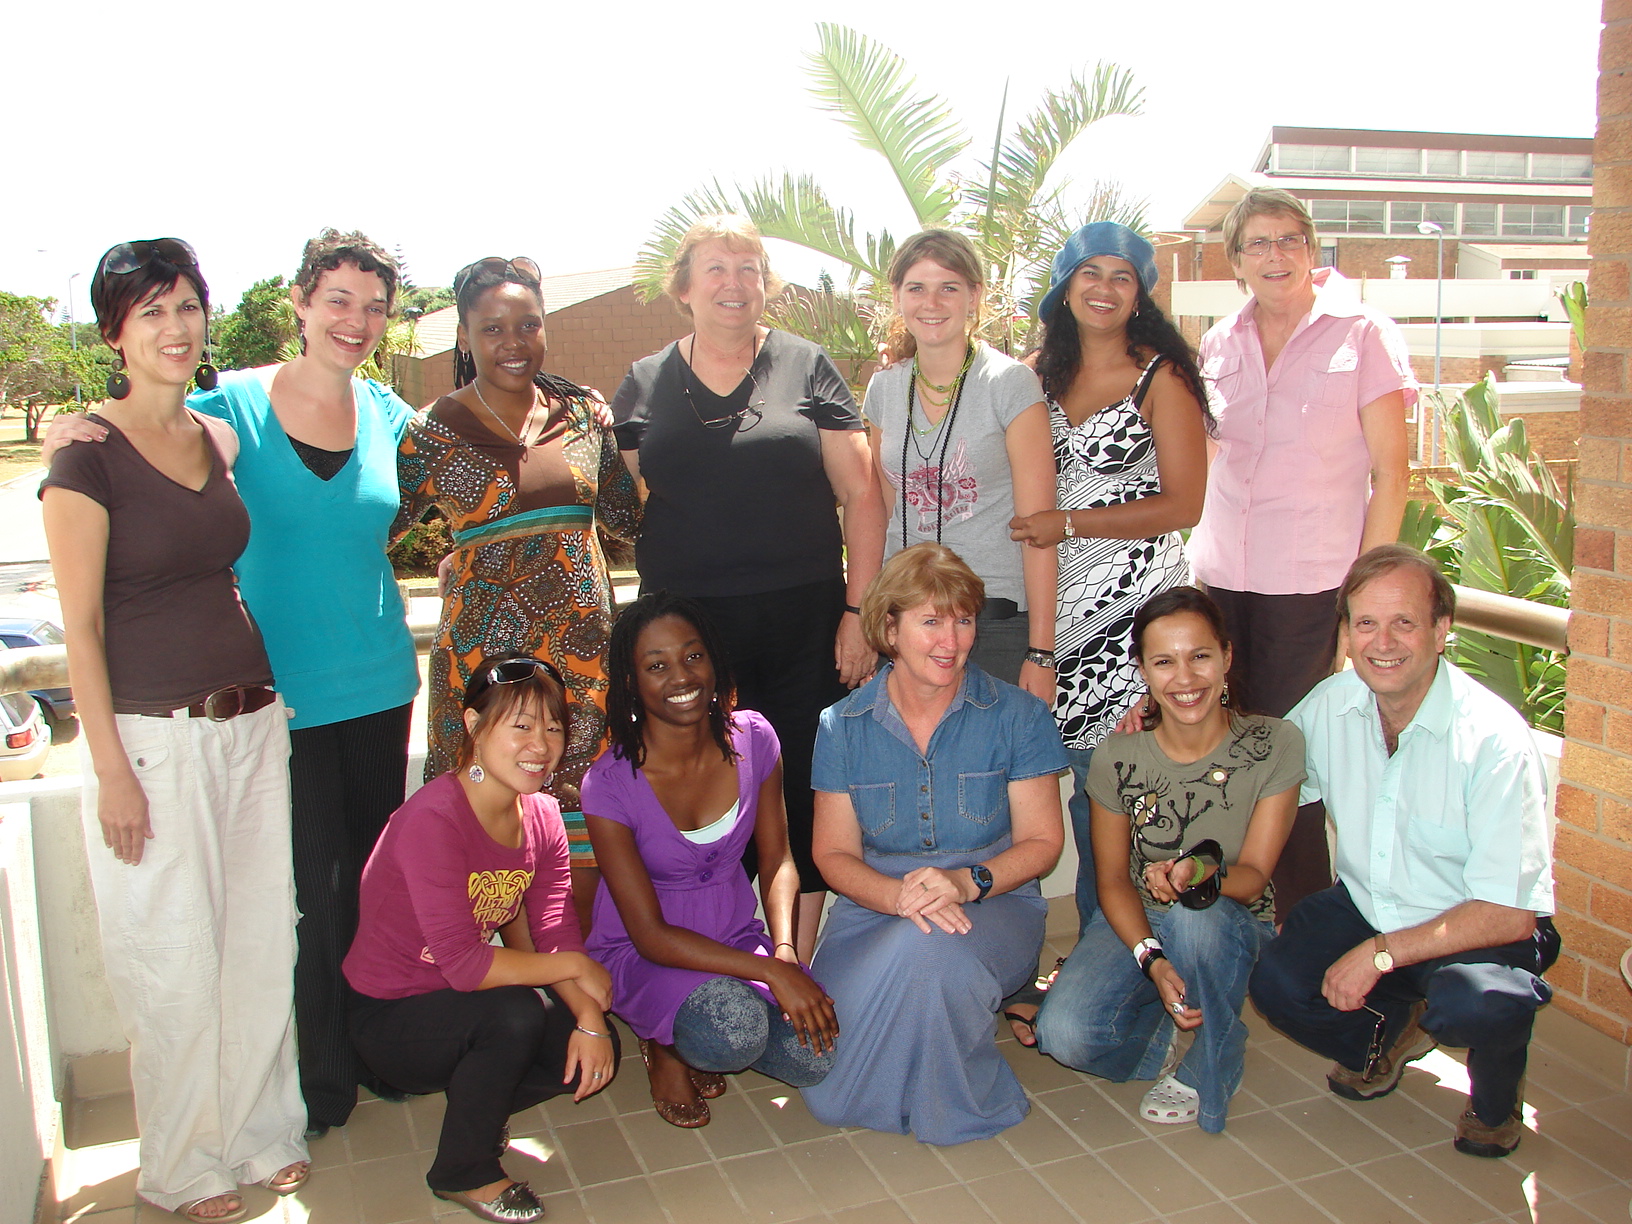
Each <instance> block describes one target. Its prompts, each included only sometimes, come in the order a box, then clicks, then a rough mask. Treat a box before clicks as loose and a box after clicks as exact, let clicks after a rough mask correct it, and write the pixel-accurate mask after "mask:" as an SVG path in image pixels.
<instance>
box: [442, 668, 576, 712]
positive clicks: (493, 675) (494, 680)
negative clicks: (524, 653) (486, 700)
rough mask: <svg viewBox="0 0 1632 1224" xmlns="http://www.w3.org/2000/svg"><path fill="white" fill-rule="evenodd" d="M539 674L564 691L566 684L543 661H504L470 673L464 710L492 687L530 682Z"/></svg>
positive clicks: (558, 674)
mask: <svg viewBox="0 0 1632 1224" xmlns="http://www.w3.org/2000/svg"><path fill="white" fill-rule="evenodd" d="M539 672H543V673H544V674H545V675H546V676H548V677H549V678H550V679H551V680H554V681H555V682H556V684H558V685H559V686H560V687H561V688H562V690H565V689H566V687H567V682H566V681H565V680H564V679H562V677H561V673H560V672H559V671H557V670H556V668H555V666H554V665H553V664H550V663H546V662H545V661H544V660H543V659H506V660H505V661H504V662H503V663H494V664H493V665H491V666H490V667H482V668H478V669H477V670H476V671H474V672H472V673H471V675H470V681H469V683H467V684H466V685H465V709H467V710H468V709H470V708H471V706H472V705H473V704H474V703H475V701H476V699H477V698H478V697H480V696H481V695H482V694H483V693H485V692H486V691H487V690H488V689H490V688H492V687H493V685H495V684H520V683H521V682H522V681H524V680H531V679H532V678H533V677H534V676H536V675H538V673H539Z"/></svg>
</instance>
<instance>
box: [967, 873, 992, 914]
mask: <svg viewBox="0 0 1632 1224" xmlns="http://www.w3.org/2000/svg"><path fill="white" fill-rule="evenodd" d="M969 877H970V878H971V879H972V880H974V882H975V887H976V888H978V889H980V895H979V896H977V897H976V898H975V900H974V902H973V904H975V905H979V904H980V903H981V902H982V901H984V900H986V894H987V893H989V892H991V891H992V869H991V868H990V867H988V866H986V864H985V863H976V864H975V865H974V866H973V867H971V868H969Z"/></svg>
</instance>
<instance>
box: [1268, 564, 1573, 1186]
mask: <svg viewBox="0 0 1632 1224" xmlns="http://www.w3.org/2000/svg"><path fill="white" fill-rule="evenodd" d="M1455 600H1456V596H1455V592H1454V590H1453V588H1452V587H1451V585H1450V583H1448V582H1447V581H1446V580H1445V578H1444V576H1443V575H1442V574H1441V573H1440V572H1439V569H1438V568H1437V567H1436V566H1435V565H1434V563H1433V561H1431V560H1430V559H1429V558H1428V557H1427V556H1425V555H1424V554H1422V553H1420V552H1418V551H1417V550H1415V549H1413V548H1407V547H1405V546H1403V545H1398V544H1388V545H1383V546H1382V547H1379V548H1374V549H1372V550H1371V551H1370V552H1367V553H1366V554H1365V555H1363V556H1362V557H1360V559H1359V560H1357V561H1356V562H1355V563H1354V565H1353V566H1352V567H1351V568H1350V570H1349V574H1348V577H1347V578H1346V579H1345V580H1344V583H1343V586H1342V588H1341V589H1340V590H1339V592H1338V611H1339V614H1340V616H1341V618H1342V623H1343V628H1344V634H1345V640H1346V643H1347V647H1348V652H1349V658H1350V659H1351V660H1352V661H1353V663H1354V670H1353V671H1349V672H1342V673H1340V674H1338V675H1336V676H1332V677H1331V678H1330V679H1328V680H1325V681H1323V682H1322V683H1321V684H1320V685H1318V686H1317V687H1316V688H1315V689H1314V691H1313V692H1311V693H1310V694H1309V695H1308V696H1307V697H1305V698H1304V699H1303V700H1302V701H1301V702H1299V703H1298V705H1297V706H1296V707H1295V708H1294V709H1293V710H1292V712H1291V713H1290V714H1288V715H1287V717H1288V718H1289V719H1290V720H1291V721H1292V722H1294V723H1296V724H1297V725H1298V727H1299V728H1300V729H1301V730H1302V731H1303V734H1304V737H1305V740H1306V741H1307V744H1308V770H1309V776H1308V779H1307V781H1305V783H1304V785H1303V794H1302V796H1301V798H1302V801H1303V802H1304V803H1310V802H1313V801H1314V800H1316V799H1322V800H1324V801H1325V803H1326V809H1327V811H1328V812H1329V813H1330V814H1331V818H1332V822H1333V824H1334V825H1335V826H1336V829H1337V876H1338V882H1337V884H1336V885H1335V886H1334V887H1332V888H1329V889H1327V890H1325V891H1324V892H1319V893H1316V894H1314V895H1313V896H1311V897H1308V898H1306V899H1305V900H1303V901H1302V902H1300V903H1299V904H1298V905H1297V906H1296V907H1295V908H1294V909H1293V910H1292V912H1291V913H1290V914H1289V915H1288V916H1287V920H1286V923H1285V925H1284V927H1283V928H1282V931H1281V934H1280V936H1279V937H1278V938H1277V939H1275V940H1274V942H1273V943H1271V944H1270V945H1269V947H1268V948H1266V949H1265V951H1264V953H1263V955H1262V957H1261V958H1260V959H1259V962H1258V966H1257V968H1256V969H1255V970H1254V972H1253V975H1252V982H1251V986H1250V990H1251V994H1252V999H1253V1002H1254V1003H1256V1004H1257V1006H1258V1009H1259V1010H1260V1011H1261V1012H1262V1013H1263V1014H1264V1016H1265V1017H1266V1018H1267V1019H1268V1020H1269V1021H1270V1022H1271V1023H1272V1024H1274V1025H1275V1026H1276V1027H1277V1028H1279V1029H1281V1030H1282V1031H1283V1032H1285V1033H1286V1034H1287V1035H1288V1036H1290V1037H1291V1038H1293V1040H1295V1041H1297V1042H1299V1043H1300V1044H1302V1045H1305V1046H1307V1047H1308V1048H1309V1049H1311V1050H1314V1051H1316V1052H1317V1053H1319V1054H1322V1055H1324V1056H1326V1057H1328V1058H1333V1059H1336V1060H1337V1061H1336V1063H1335V1065H1334V1066H1333V1067H1332V1069H1331V1071H1330V1072H1329V1073H1328V1076H1327V1083H1328V1084H1329V1086H1330V1087H1331V1090H1332V1091H1333V1092H1334V1093H1336V1094H1337V1095H1339V1096H1342V1097H1345V1098H1347V1099H1349V1100H1354V1101H1369V1100H1375V1099H1376V1098H1378V1097H1381V1096H1386V1095H1387V1094H1388V1093H1390V1092H1392V1091H1393V1090H1394V1088H1395V1087H1396V1086H1397V1085H1398V1083H1399V1081H1400V1075H1401V1073H1402V1072H1403V1070H1404V1068H1405V1064H1406V1063H1408V1062H1410V1061H1411V1060H1412V1059H1413V1058H1418V1057H1420V1056H1422V1055H1423V1054H1426V1053H1427V1052H1428V1051H1429V1050H1430V1049H1432V1048H1433V1047H1434V1046H1435V1045H1436V1044H1439V1043H1443V1044H1445V1045H1449V1046H1460V1047H1466V1048H1467V1050H1468V1079H1469V1085H1470V1093H1469V1096H1470V1099H1469V1102H1468V1108H1467V1109H1466V1111H1465V1112H1464V1113H1463V1114H1462V1116H1461V1118H1460V1119H1459V1120H1458V1122H1457V1128H1456V1148H1457V1150H1458V1151H1462V1152H1467V1153H1469V1154H1470V1155H1475V1156H1506V1155H1507V1154H1508V1153H1510V1152H1511V1151H1513V1149H1514V1148H1516V1147H1517V1146H1518V1143H1519V1138H1520V1136H1521V1134H1522V1131H1523V1108H1522V1107H1523V1103H1524V1102H1523V1096H1522V1093H1523V1082H1524V1069H1525V1061H1526V1057H1527V1053H1528V1049H1529V1043H1530V1030H1531V1024H1532V1022H1533V1019H1534V1016H1535V1011H1536V1009H1537V1008H1538V1007H1541V1006H1542V1005H1543V1004H1545V1003H1546V1002H1547V1001H1548V1000H1549V999H1551V998H1552V990H1551V988H1550V987H1549V986H1548V985H1547V983H1546V982H1544V981H1542V979H1541V974H1542V973H1543V972H1545V971H1546V970H1547V968H1548V967H1549V966H1551V965H1552V963H1553V961H1555V960H1556V959H1557V958H1558V950H1559V940H1558V935H1557V932H1556V931H1554V929H1553V924H1552V922H1551V920H1550V918H1549V917H1548V915H1549V914H1551V912H1552V908H1553V881H1552V853H1551V835H1550V829H1549V827H1548V819H1547V779H1546V772H1545V768H1544V766H1543V764H1542V759H1541V754H1540V752H1539V750H1538V749H1537V747H1536V744H1535V739H1534V737H1533V736H1532V735H1531V733H1530V729H1529V728H1528V727H1527V726H1526V725H1525V723H1524V721H1523V719H1521V718H1520V717H1519V715H1518V714H1517V713H1516V712H1515V711H1514V710H1513V709H1512V707H1511V706H1509V705H1507V703H1506V702H1504V701H1502V699H1501V698H1499V697H1497V696H1496V695H1495V694H1494V693H1492V692H1490V690H1488V689H1486V688H1485V687H1484V686H1483V685H1481V684H1479V683H1478V682H1477V681H1475V680H1472V679H1470V678H1469V677H1468V676H1467V675H1466V674H1464V673H1463V672H1462V671H1460V670H1459V669H1458V668H1457V667H1455V666H1454V665H1452V664H1451V663H1450V662H1449V661H1447V660H1445V659H1443V658H1441V655H1442V653H1443V652H1444V649H1445V637H1446V634H1447V633H1448V632H1449V631H1450V627H1451V618H1452V616H1453V615H1454V613H1455V611H1456V602H1455Z"/></svg>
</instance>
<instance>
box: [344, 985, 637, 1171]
mask: <svg viewBox="0 0 1632 1224" xmlns="http://www.w3.org/2000/svg"><path fill="white" fill-rule="evenodd" d="M351 997H352V1005H351V1035H352V1039H353V1040H354V1041H355V1042H356V1043H357V1052H358V1053H359V1054H360V1055H362V1059H363V1061H364V1062H365V1063H367V1064H368V1067H369V1070H371V1071H373V1072H374V1074H375V1075H378V1076H379V1077H380V1078H381V1079H383V1080H385V1081H387V1082H388V1083H391V1084H395V1085H396V1086H397V1087H399V1088H401V1089H403V1090H404V1091H405V1092H413V1093H419V1094H422V1095H424V1094H429V1093H432V1092H445V1093H447V1098H448V1103H447V1109H446V1111H445V1112H444V1113H443V1115H442V1136H441V1138H440V1139H439V1140H438V1142H437V1146H436V1161H435V1162H434V1163H433V1164H432V1165H431V1169H430V1172H429V1173H427V1174H426V1175H425V1182H426V1184H427V1185H429V1186H430V1188H431V1189H432V1190H452V1191H465V1190H474V1189H476V1188H477V1187H478V1186H487V1185H491V1184H492V1183H493V1182H496V1181H499V1180H500V1179H501V1178H503V1177H504V1175H505V1173H504V1168H503V1166H502V1165H500V1164H499V1135H500V1133H501V1132H502V1131H503V1129H504V1125H505V1123H506V1122H507V1121H508V1120H509V1119H510V1115H511V1114H515V1113H519V1112H521V1111H522V1110H523V1109H528V1108H530V1107H532V1106H534V1105H537V1104H538V1103H539V1102H540V1101H545V1100H548V1099H549V1098H550V1097H554V1096H561V1095H562V1094H563V1093H572V1092H575V1091H577V1088H578V1077H577V1076H576V1075H575V1076H573V1078H572V1081H571V1082H570V1083H562V1081H561V1077H562V1076H563V1075H564V1074H566V1067H567V1042H568V1040H569V1039H570V1038H571V1037H572V1026H573V1024H574V1023H575V1020H574V1018H573V1014H572V1011H571V1009H569V1008H568V1007H567V1005H566V1004H565V1003H563V1002H562V1001H561V998H560V996H559V995H557V994H556V993H555V992H554V991H552V990H549V989H548V988H545V989H543V990H535V989H534V988H533V987H531V986H497V987H495V988H493V989H492V990H434V991H432V992H431V993H429V994H422V995H410V996H409V997H408V998H406V999H371V998H368V997H366V996H364V995H360V994H357V993H355V992H353V993H352V996H351ZM612 1042H613V1058H614V1060H616V1059H617V1058H619V1057H620V1056H621V1050H620V1049H619V1047H618V1034H617V1029H616V1028H614V1029H613V1030H612Z"/></svg>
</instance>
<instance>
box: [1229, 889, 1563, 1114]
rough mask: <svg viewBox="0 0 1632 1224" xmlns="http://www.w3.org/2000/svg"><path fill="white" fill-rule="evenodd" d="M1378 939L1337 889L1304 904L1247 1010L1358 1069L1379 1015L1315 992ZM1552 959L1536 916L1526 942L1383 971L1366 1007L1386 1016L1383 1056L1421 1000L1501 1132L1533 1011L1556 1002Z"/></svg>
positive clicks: (1263, 961)
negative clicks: (1460, 1056) (1349, 956)
mask: <svg viewBox="0 0 1632 1224" xmlns="http://www.w3.org/2000/svg"><path fill="white" fill-rule="evenodd" d="M1376 934H1377V932H1376V931H1375V930H1374V929H1373V928H1372V927H1371V925H1370V924H1369V923H1367V922H1366V920H1365V918H1363V917H1362V916H1361V914H1360V911H1359V910H1358V909H1356V908H1355V905H1354V901H1353V900H1352V899H1351V898H1350V897H1349V890H1348V889H1347V888H1345V887H1344V886H1343V885H1342V884H1336V885H1334V886H1333V887H1331V888H1328V889H1326V890H1325V891H1324V892H1319V893H1316V894H1315V895H1314V896H1312V897H1306V898H1305V899H1304V900H1303V901H1302V902H1300V903H1299V905H1298V906H1297V908H1296V909H1294V910H1293V911H1292V913H1291V915H1290V916H1289V917H1288V918H1287V920H1286V925H1285V926H1284V927H1283V928H1282V930H1281V934H1280V936H1279V937H1278V938H1276V939H1275V940H1274V941H1273V942H1271V943H1270V945H1269V946H1268V947H1267V948H1265V949H1264V950H1263V952H1262V953H1261V954H1260V955H1259V957H1258V966H1257V968H1256V969H1254V970H1253V972H1252V980H1251V983H1250V984H1249V986H1248V990H1249V992H1250V993H1251V995H1252V1001H1253V1003H1254V1004H1256V1005H1257V1007H1258V1010H1259V1011H1261V1012H1262V1013H1263V1014H1264V1018H1265V1019H1266V1020H1268V1021H1269V1022H1270V1023H1271V1024H1273V1025H1274V1026H1275V1027H1276V1028H1278V1029H1280V1030H1281V1031H1282V1032H1283V1033H1285V1034H1286V1035H1287V1036H1288V1037H1290V1038H1292V1040H1293V1041H1296V1042H1297V1043H1298V1044H1299V1045H1302V1046H1306V1047H1307V1048H1309V1049H1311V1050H1313V1051H1314V1052H1315V1053H1317V1054H1320V1055H1322V1056H1324V1057H1326V1058H1330V1059H1334V1060H1335V1061H1337V1062H1339V1063H1342V1064H1343V1066H1345V1067H1347V1068H1348V1069H1349V1070H1351V1071H1356V1072H1360V1071H1364V1070H1365V1066H1366V1056H1367V1053H1368V1050H1369V1047H1370V1044H1371V1039H1372V1035H1373V1034H1374V1033H1375V1031H1376V1025H1377V1019H1376V1017H1375V1016H1373V1015H1372V1014H1371V1013H1370V1012H1368V1011H1366V1010H1365V1008H1361V1009H1359V1010H1357V1011H1352V1012H1342V1011H1338V1010H1337V1009H1336V1008H1334V1007H1333V1006H1332V1005H1331V1004H1330V1003H1328V1002H1327V1001H1326V999H1325V996H1323V995H1322V994H1321V991H1320V987H1321V981H1322V979H1323V978H1324V977H1325V976H1326V970H1327V968H1329V967H1330V966H1331V965H1332V963H1333V962H1334V961H1336V960H1337V959H1338V958H1339V957H1341V956H1342V955H1343V954H1344V953H1345V952H1347V951H1349V949H1351V948H1353V947H1355V946H1356V945H1357V944H1359V943H1361V942H1362V941H1365V940H1369V939H1370V938H1371V937H1372V936H1374V935H1376ZM1558 951H1559V938H1558V932H1557V931H1556V930H1554V929H1553V922H1552V919H1550V918H1537V919H1536V931H1535V934H1534V935H1532V936H1531V937H1530V938H1529V939H1521V940H1519V941H1518V942H1517V943H1510V944H1502V945H1501V946H1500V947H1495V948H1471V949H1469V950H1468V951H1466V952H1457V953H1455V954H1454V955H1451V956H1442V957H1438V958H1436V959H1434V960H1427V961H1423V962H1422V963H1420V964H1416V965H1406V966H1404V967H1403V968H1400V969H1396V970H1394V971H1393V972H1392V973H1385V974H1384V975H1383V976H1382V978H1380V979H1379V980H1378V982H1377V985H1376V986H1374V987H1373V988H1372V991H1371V993H1370V994H1369V995H1367V996H1366V1006H1367V1007H1371V1008H1375V1009H1376V1010H1377V1011H1378V1012H1381V1013H1382V1015H1383V1016H1384V1017H1385V1025H1384V1048H1387V1045H1388V1044H1389V1043H1391V1042H1393V1040H1394V1038H1395V1037H1396V1036H1397V1035H1398V1034H1399V1033H1400V1031H1401V1030H1402V1029H1403V1028H1404V1027H1405V1024H1406V1020H1407V1018H1408V1014H1409V1012H1410V1010H1411V1006H1412V1004H1414V1003H1415V1002H1417V1001H1418V1000H1419V999H1427V1000H1428V1010H1427V1011H1425V1012H1424V1013H1423V1016H1422V1027H1423V1028H1424V1029H1425V1030H1427V1031H1428V1032H1429V1033H1431V1034H1432V1035H1433V1037H1434V1039H1435V1040H1437V1041H1438V1042H1439V1043H1440V1044H1441V1045H1447V1046H1456V1047H1460V1048H1466V1049H1467V1051H1468V1080H1469V1084H1470V1092H1471V1096H1472V1104H1473V1111H1474V1112H1475V1113H1476V1114H1478V1115H1479V1120H1480V1121H1481V1122H1483V1123H1484V1124H1485V1125H1486V1126H1499V1125H1500V1124H1501V1123H1502V1122H1503V1121H1505V1120H1506V1119H1507V1116H1508V1115H1509V1114H1510V1113H1511V1112H1512V1110H1513V1106H1514V1104H1515V1102H1516V1101H1517V1100H1518V1095H1519V1086H1520V1084H1521V1082H1522V1081H1523V1079H1524V1068H1525V1063H1526V1060H1527V1058H1528V1056H1529V1048H1530V1029H1531V1026H1532V1024H1533V1022H1534V1020H1535V1014H1536V1009H1537V1008H1538V1007H1541V1006H1543V1005H1544V1004H1546V1003H1547V1002H1548V1001H1549V1000H1550V999H1551V998H1552V997H1553V991H1552V987H1550V986H1548V985H1547V983H1546V982H1544V981H1542V979H1541V975H1542V974H1543V973H1545V972H1546V971H1547V970H1548V968H1550V967H1551V966H1552V963H1553V962H1554V961H1555V960H1557V959H1558Z"/></svg>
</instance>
